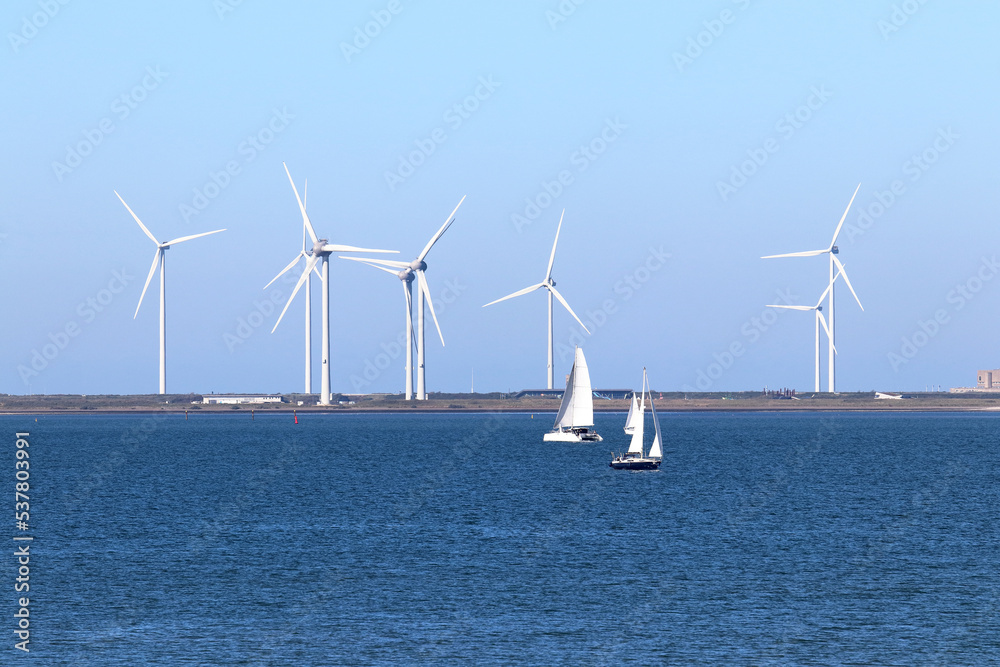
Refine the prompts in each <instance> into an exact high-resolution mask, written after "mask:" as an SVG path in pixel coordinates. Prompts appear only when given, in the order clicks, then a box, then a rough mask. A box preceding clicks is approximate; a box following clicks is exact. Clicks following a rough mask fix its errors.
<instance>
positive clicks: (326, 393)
mask: <svg viewBox="0 0 1000 667" xmlns="http://www.w3.org/2000/svg"><path fill="white" fill-rule="evenodd" d="M282 166H284V168H285V174H286V175H287V176H288V182H289V183H290V184H291V186H292V192H294V193H295V201H296V202H297V203H298V205H299V211H300V212H301V213H302V224H303V225H305V228H306V231H307V232H308V233H309V238H310V239H312V242H313V247H312V249H311V250H310V251H309V253H308V256H307V257H306V263H305V267H304V268H303V269H302V273H301V274H300V275H299V280H298V282H296V283H295V288H294V289H293V290H292V294H291V296H289V297H288V301H286V302H285V307H284V308H283V309H282V310H281V314H280V315H279V316H278V320H277V321H276V322H275V323H274V328H272V329H271V333H274V331H275V330H276V329H277V328H278V325H279V324H281V320H282V318H283V317H284V316H285V313H286V312H287V311H288V306H290V305H291V303H292V301H293V300H294V299H295V295H296V294H298V292H299V290H300V289H301V288H302V285H303V284H304V283H305V282H306V281H307V280H308V279H309V276H310V274H311V273H312V271H313V269H315V268H316V265H317V264H319V263H322V266H323V269H322V272H321V274H320V280H321V281H322V284H323V293H322V296H321V297H320V298H321V301H320V303H321V304H322V315H321V317H320V323H321V326H322V344H321V346H320V359H321V367H320V397H319V404H320V405H329V404H330V395H331V392H330V255H331V254H333V253H335V252H374V253H398V252H399V251H398V250H378V249H373V248H359V247H355V246H349V245H338V244H331V243H329V242H328V239H325V238H319V237H318V236H317V235H316V230H315V229H314V228H313V225H312V222H311V221H310V220H309V214H308V213H306V207H305V204H304V203H303V202H302V198H301V197H299V191H298V189H297V188H296V187H295V181H293V180H292V174H291V172H289V171H288V165H286V164H284V163H282ZM303 252H305V251H303ZM302 256H303V255H302V253H300V254H299V255H298V256H296V257H295V259H294V260H293V263H291V264H289V266H287V267H286V268H285V271H287V270H288V269H290V268H291V267H292V266H294V265H295V263H298V261H299V259H300V258H301V257H302ZM285 271H282V273H284V272H285ZM279 275H281V274H279Z"/></svg>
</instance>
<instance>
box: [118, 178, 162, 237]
mask: <svg viewBox="0 0 1000 667" xmlns="http://www.w3.org/2000/svg"><path fill="white" fill-rule="evenodd" d="M114 193H115V196H116V197H118V201H120V202H121V203H122V205H124V206H125V209H126V210H127V211H128V212H129V213H131V214H132V217H133V218H135V221H136V222H138V223H139V226H140V227H142V231H144V232H146V236H148V237H149V238H150V239H151V240H152V241H153V243H155V244H156V245H160V242H159V241H157V240H156V237H155V236H153V233H152V232H151V231H149V230H148V229H146V225H144V224H142V220H140V219H139V216H137V215H136V214H135V213H134V212H133V211H132V209H130V208H129V207H128V204H126V203H125V200H124V199H122V196H121V195H120V194H118V191H117V190H115V191H114Z"/></svg>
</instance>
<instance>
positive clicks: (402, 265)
mask: <svg viewBox="0 0 1000 667" xmlns="http://www.w3.org/2000/svg"><path fill="white" fill-rule="evenodd" d="M337 259H349V260H351V261H352V262H364V263H365V264H378V265H379V266H389V267H392V268H394V269H406V268H409V266H410V263H409V262H400V261H399V260H396V259H372V258H370V257H344V256H341V255H338V256H337Z"/></svg>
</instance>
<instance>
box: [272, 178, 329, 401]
mask: <svg viewBox="0 0 1000 667" xmlns="http://www.w3.org/2000/svg"><path fill="white" fill-rule="evenodd" d="M308 199H309V181H306V187H305V192H303V193H302V205H303V206H306V204H307V202H308ZM311 254H312V250H311V249H310V250H306V225H305V223H302V250H301V251H300V252H299V254H298V255H296V256H295V259H293V260H292V261H291V262H289V263H288V266H286V267H285V268H283V269H282V270H281V272H280V273H278V275H276V276H275V277H274V278H272V279H271V282H269V283H268V284H266V285H264V289H267V288H268V287H270V286H271V285H273V284H274V281H275V280H277V279H278V278H280V277H281V276H283V275H285V274H286V273H287V272H288V271H289V270H290V269H291V268H292V267H293V266H295V265H296V264H298V263H299V260H300V259H302V258H303V257H305V258H306V261H307V262H308V261H309V256H310V255H311ZM313 273H315V274H316V277H318V278H321V279H322V276H321V275H320V273H319V269H317V268H316V267H315V266H314V267H313ZM305 367H306V384H305V393H306V394H311V393H313V392H312V274H311V273H310V274H309V275H307V276H306V354H305Z"/></svg>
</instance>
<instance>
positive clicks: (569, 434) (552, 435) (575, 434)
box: [542, 428, 604, 442]
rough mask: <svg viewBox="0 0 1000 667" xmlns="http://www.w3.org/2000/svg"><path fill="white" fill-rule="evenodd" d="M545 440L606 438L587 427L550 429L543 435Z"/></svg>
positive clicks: (591, 440) (592, 439)
mask: <svg viewBox="0 0 1000 667" xmlns="http://www.w3.org/2000/svg"><path fill="white" fill-rule="evenodd" d="M542 440H544V441H545V442H603V441H604V438H602V437H601V436H600V435H598V434H597V433H595V432H594V431H591V430H589V429H585V428H579V429H573V430H570V431H550V432H548V433H546V434H545V435H544V436H542Z"/></svg>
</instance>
